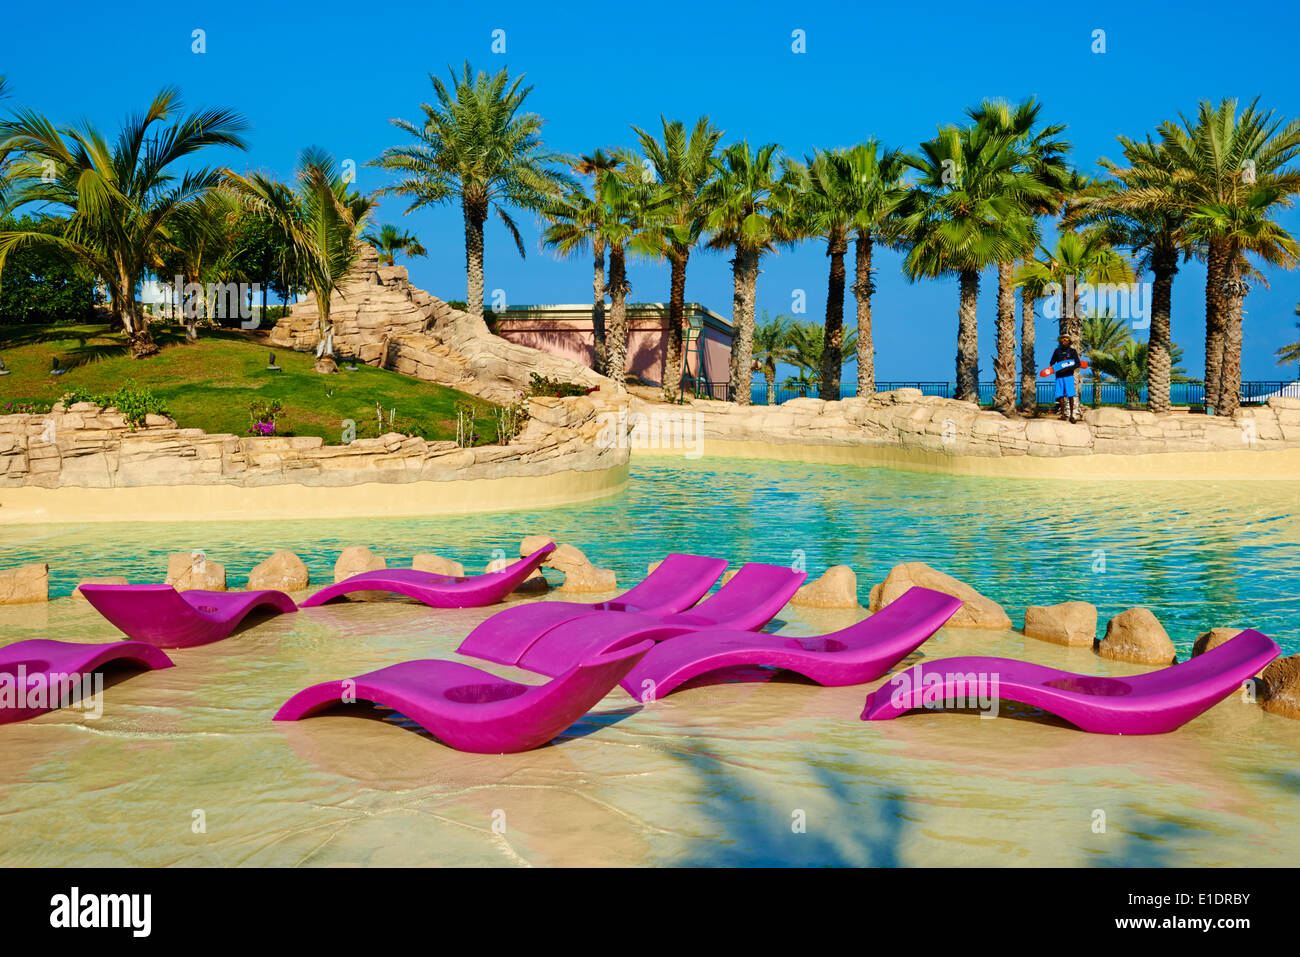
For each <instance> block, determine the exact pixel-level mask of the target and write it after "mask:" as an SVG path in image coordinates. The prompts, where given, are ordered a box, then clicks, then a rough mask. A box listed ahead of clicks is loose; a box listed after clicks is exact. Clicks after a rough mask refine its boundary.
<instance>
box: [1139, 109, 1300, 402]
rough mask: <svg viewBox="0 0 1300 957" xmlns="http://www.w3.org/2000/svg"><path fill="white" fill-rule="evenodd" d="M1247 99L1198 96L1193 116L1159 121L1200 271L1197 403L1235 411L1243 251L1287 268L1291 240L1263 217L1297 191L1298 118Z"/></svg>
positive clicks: (1291, 256) (1238, 385)
mask: <svg viewBox="0 0 1300 957" xmlns="http://www.w3.org/2000/svg"><path fill="white" fill-rule="evenodd" d="M1257 103H1258V100H1257V99H1256V100H1252V101H1251V102H1250V104H1249V105H1248V106H1247V107H1246V109H1245V110H1243V111H1242V112H1241V115H1240V116H1238V115H1237V101H1236V100H1233V99H1224V100H1222V101H1221V102H1220V103H1219V105H1218V106H1217V107H1216V106H1214V105H1213V104H1211V103H1210V102H1209V101H1208V100H1202V101H1201V103H1200V105H1199V108H1198V110H1197V116H1196V122H1195V123H1193V122H1192V121H1191V120H1189V119H1188V118H1187V117H1185V116H1181V117H1180V120H1181V124H1179V123H1174V122H1166V123H1162V124H1161V125H1160V127H1159V133H1160V138H1161V142H1162V146H1163V148H1164V149H1165V150H1166V151H1167V152H1168V154H1169V159H1170V163H1171V165H1172V167H1173V168H1174V169H1175V170H1176V172H1177V175H1178V177H1179V180H1180V182H1181V183H1182V185H1183V188H1182V189H1181V190H1180V191H1179V195H1180V197H1181V198H1182V202H1183V205H1184V208H1185V209H1186V211H1187V213H1188V214H1189V218H1192V219H1193V221H1192V222H1191V223H1190V225H1189V231H1190V232H1191V233H1193V238H1195V239H1196V240H1198V241H1199V242H1200V244H1201V249H1202V252H1203V255H1204V256H1205V259H1206V277H1205V312H1206V316H1205V405H1206V411H1207V412H1208V411H1211V410H1212V409H1213V410H1216V411H1217V412H1218V413H1220V414H1231V413H1232V412H1233V411H1235V409H1236V407H1237V404H1238V401H1239V398H1240V391H1241V315H1242V300H1243V298H1244V297H1245V294H1246V292H1247V290H1248V289H1249V286H1248V285H1247V283H1246V282H1245V279H1244V278H1243V272H1244V268H1245V267H1244V262H1243V261H1244V255H1245V254H1246V253H1254V254H1256V255H1258V256H1259V257H1260V258H1262V259H1264V260H1265V261H1268V262H1277V263H1279V264H1281V265H1283V266H1286V267H1287V268H1289V267H1290V265H1291V264H1293V263H1294V260H1295V255H1296V248H1295V243H1294V241H1293V240H1292V239H1291V237H1290V236H1289V235H1287V234H1286V232H1285V230H1282V229H1281V228H1280V227H1277V226H1276V224H1274V223H1272V222H1271V220H1269V213H1270V210H1271V209H1272V208H1274V207H1283V206H1288V205H1290V197H1291V196H1292V195H1294V194H1295V193H1296V192H1300V172H1297V171H1296V170H1294V169H1292V168H1290V167H1288V166H1287V164H1288V163H1290V162H1291V161H1292V160H1293V159H1295V158H1296V156H1297V155H1300V120H1294V121H1291V122H1288V123H1285V124H1284V123H1283V121H1282V120H1274V119H1273V114H1272V112H1271V111H1261V110H1259V109H1258V108H1257V106H1256V104H1257Z"/></svg>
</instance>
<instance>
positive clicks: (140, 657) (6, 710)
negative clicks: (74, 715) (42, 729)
mask: <svg viewBox="0 0 1300 957" xmlns="http://www.w3.org/2000/svg"><path fill="white" fill-rule="evenodd" d="M116 661H126V662H130V663H132V664H136V665H139V666H141V667H143V668H145V669H146V670H152V669H154V668H170V667H172V660H171V659H170V658H168V657H167V656H166V655H165V654H163V653H162V652H161V651H159V650H158V649H157V648H155V647H154V646H153V645H149V644H145V643H144V642H141V641H114V642H112V643H110V644H100V645H86V644H80V643H78V642H74V641H54V640H52V639H49V638H31V639H29V640H27V641H17V642H14V643H13V644H12V645H5V646H4V647H3V648H0V724H9V723H11V722H13V721H26V720H27V719H28V718H34V717H36V716H37V715H38V714H45V713H46V712H47V711H53V710H55V709H56V708H59V707H62V706H63V703H64V702H65V701H67V700H68V699H70V698H71V696H72V695H73V694H74V693H76V692H78V690H80V689H79V686H80V682H81V680H82V679H84V678H85V677H86V676H89V675H92V674H94V673H95V672H97V671H102V670H103V669H104V667H105V666H106V665H108V664H111V663H113V662H116Z"/></svg>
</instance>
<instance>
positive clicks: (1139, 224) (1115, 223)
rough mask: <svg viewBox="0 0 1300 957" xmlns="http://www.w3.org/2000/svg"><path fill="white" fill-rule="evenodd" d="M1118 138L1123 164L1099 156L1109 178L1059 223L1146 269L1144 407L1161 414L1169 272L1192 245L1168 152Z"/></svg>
mask: <svg viewBox="0 0 1300 957" xmlns="http://www.w3.org/2000/svg"><path fill="white" fill-rule="evenodd" d="M1119 142H1120V144H1121V145H1122V147H1123V149H1124V157H1125V159H1127V160H1128V163H1129V165H1128V166H1127V167H1120V166H1118V165H1116V164H1115V163H1112V162H1110V161H1109V160H1107V159H1105V158H1104V157H1103V158H1102V159H1101V161H1100V162H1101V165H1102V166H1103V167H1104V168H1105V169H1106V170H1107V171H1108V172H1109V173H1110V175H1111V177H1112V178H1111V180H1109V181H1107V182H1104V183H1096V184H1093V185H1092V186H1090V187H1089V188H1088V189H1086V190H1084V191H1083V192H1082V193H1081V194H1079V195H1078V196H1076V197H1075V198H1074V199H1073V200H1072V201H1071V203H1070V205H1069V208H1068V209H1067V210H1066V212H1065V216H1064V222H1065V223H1066V224H1068V225H1073V224H1075V223H1087V224H1093V225H1095V226H1096V227H1097V228H1098V230H1099V232H1100V235H1101V236H1102V237H1103V238H1104V239H1105V240H1106V241H1107V242H1111V243H1114V244H1117V245H1124V246H1127V247H1129V248H1130V249H1131V250H1133V252H1134V253H1136V254H1137V256H1138V265H1139V269H1141V270H1143V271H1146V270H1150V271H1151V274H1152V280H1153V281H1152V288H1151V331H1150V334H1149V335H1150V339H1149V350H1148V352H1149V359H1148V362H1147V367H1146V369H1147V376H1148V381H1147V409H1148V410H1149V411H1151V412H1160V413H1163V412H1168V411H1169V409H1170V399H1169V384H1170V377H1171V370H1172V367H1173V364H1172V359H1171V354H1170V347H1171V342H1172V339H1171V336H1172V314H1173V284H1174V276H1175V275H1177V273H1178V258H1179V256H1180V255H1181V256H1182V257H1183V259H1184V261H1186V259H1187V258H1189V257H1190V256H1191V252H1192V248H1193V244H1192V240H1191V238H1190V237H1189V235H1188V232H1187V227H1188V216H1187V212H1186V210H1185V209H1184V208H1183V205H1182V202H1181V199H1180V196H1179V191H1180V190H1181V189H1182V188H1183V187H1182V183H1181V182H1180V179H1179V177H1178V174H1177V171H1176V169H1175V167H1174V165H1173V163H1172V161H1171V158H1170V156H1169V153H1168V152H1167V151H1166V150H1165V149H1164V148H1163V146H1162V145H1161V144H1159V143H1156V142H1154V141H1153V140H1152V139H1151V137H1150V136H1148V137H1147V138H1146V140H1145V141H1143V142H1138V141H1134V140H1130V139H1127V138H1125V137H1122V136H1121V137H1119Z"/></svg>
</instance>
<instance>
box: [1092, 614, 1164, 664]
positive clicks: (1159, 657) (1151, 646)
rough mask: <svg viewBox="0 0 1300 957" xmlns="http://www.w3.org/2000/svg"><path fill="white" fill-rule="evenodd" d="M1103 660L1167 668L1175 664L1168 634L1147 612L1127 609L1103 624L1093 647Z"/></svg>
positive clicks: (1152, 615)
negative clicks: (1100, 633)
mask: <svg viewBox="0 0 1300 957" xmlns="http://www.w3.org/2000/svg"><path fill="white" fill-rule="evenodd" d="M1097 653H1098V654H1100V655H1101V656H1102V657H1103V658H1110V659H1113V660H1115V661H1131V662H1134V663H1135V664H1139V665H1171V664H1173V663H1174V662H1176V661H1177V660H1178V656H1177V654H1176V653H1175V652H1174V643H1173V642H1172V641H1170V639H1169V633H1168V632H1167V631H1165V628H1164V625H1162V624H1160V622H1159V620H1157V618H1156V616H1155V615H1154V614H1152V613H1151V610H1150V609H1149V608H1142V607H1140V606H1139V607H1137V608H1130V609H1128V610H1127V611H1122V612H1120V613H1119V614H1118V615H1116V616H1115V617H1114V618H1112V619H1111V620H1110V621H1108V622H1107V623H1106V637H1104V638H1103V639H1102V640H1101V644H1100V645H1098V647H1097Z"/></svg>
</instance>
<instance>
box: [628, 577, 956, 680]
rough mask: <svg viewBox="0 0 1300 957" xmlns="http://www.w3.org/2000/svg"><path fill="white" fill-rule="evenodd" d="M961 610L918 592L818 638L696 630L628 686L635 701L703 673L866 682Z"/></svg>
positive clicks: (653, 657) (650, 661) (668, 644)
mask: <svg viewBox="0 0 1300 957" xmlns="http://www.w3.org/2000/svg"><path fill="white" fill-rule="evenodd" d="M959 608H961V599H959V598H953V597H952V596H951V595H945V594H943V593H942V592H937V591H931V590H930V589H928V588H920V587H912V588H909V589H908V590H907V591H906V592H904V593H903V594H902V595H901V596H899V598H898V599H897V600H896V601H894V602H891V603H890V604H888V605H886V606H885V607H884V608H882V609H881V610H880V611H878V612H876V613H875V614H874V615H871V616H870V617H868V618H864V619H863V620H862V621H860V622H858V623H857V624H856V625H850V626H849V627H848V628H844V629H842V630H841V631H836V632H832V633H831V634H829V635H822V636H819V637H815V638H783V637H782V636H781V635H765V634H756V633H754V632H752V631H713V630H708V631H696V632H690V633H688V634H684V635H681V636H680V637H676V638H673V640H672V641H664V642H660V643H659V644H657V645H655V646H654V647H653V648H651V649H650V651H649V652H648V653H647V654H646V656H645V657H644V658H642V659H641V660H640V661H639V662H637V664H636V666H635V667H633V669H632V670H631V671H630V672H628V675H627V677H626V678H624V679H623V681H622V682H621V684H622V687H623V690H625V691H626V692H627V693H628V694H630V695H632V697H634V698H637V699H638V700H641V701H649V700H653V699H654V698H662V697H664V696H665V695H668V694H671V693H672V692H673V691H674V690H675V689H677V688H678V687H680V686H681V685H682V684H684V683H685V682H687V681H690V680H691V679H692V678H696V677H698V676H700V675H702V674H707V673H709V672H713V671H719V670H722V669H727V668H740V667H753V666H760V667H767V668H780V669H783V670H786V671H794V672H797V673H798V674H801V675H803V676H804V677H806V678H810V679H812V680H813V681H815V682H817V683H818V684H820V685H827V686H838V685H856V684H863V683H865V682H868V681H874V680H875V679H876V678H879V677H880V676H881V675H883V674H884V673H885V672H887V671H888V670H889V669H890V668H892V667H893V666H894V665H896V664H897V663H898V662H900V661H902V660H903V659H904V658H906V657H907V656H908V655H910V654H911V653H912V652H913V651H915V650H916V649H917V648H919V647H920V646H921V645H922V644H923V643H924V642H925V641H926V640H927V639H929V638H930V636H931V635H933V634H934V633H935V632H936V631H938V630H939V629H940V628H942V627H943V625H944V623H945V622H947V621H948V619H949V618H951V617H952V616H953V615H955V614H956V613H957V610H958V609H959Z"/></svg>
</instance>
